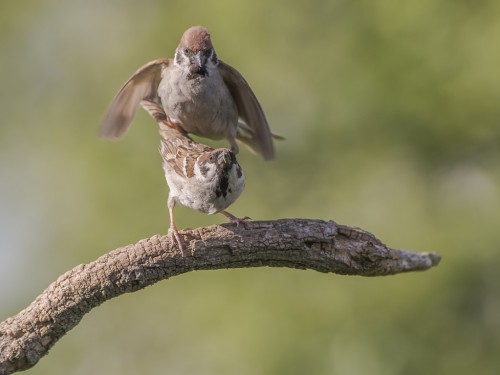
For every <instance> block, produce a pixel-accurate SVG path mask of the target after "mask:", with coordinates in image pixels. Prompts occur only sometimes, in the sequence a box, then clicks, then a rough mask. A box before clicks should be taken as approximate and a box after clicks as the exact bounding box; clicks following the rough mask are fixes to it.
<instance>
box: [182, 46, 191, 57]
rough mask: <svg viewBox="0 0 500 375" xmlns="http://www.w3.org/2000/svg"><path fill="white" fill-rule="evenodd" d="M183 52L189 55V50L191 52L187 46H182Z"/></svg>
mask: <svg viewBox="0 0 500 375" xmlns="http://www.w3.org/2000/svg"><path fill="white" fill-rule="evenodd" d="M183 52H184V54H185V55H189V54H190V52H191V50H190V49H189V48H187V47H184V49H183Z"/></svg>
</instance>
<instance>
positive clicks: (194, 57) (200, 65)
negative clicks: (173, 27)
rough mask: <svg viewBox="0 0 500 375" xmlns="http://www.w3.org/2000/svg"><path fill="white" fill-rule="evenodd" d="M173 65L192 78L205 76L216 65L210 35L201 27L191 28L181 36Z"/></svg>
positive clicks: (215, 56)
mask: <svg viewBox="0 0 500 375" xmlns="http://www.w3.org/2000/svg"><path fill="white" fill-rule="evenodd" d="M174 64H175V65H177V66H179V67H181V68H182V69H184V70H187V72H188V74H189V75H191V76H193V78H195V77H197V76H207V75H208V74H209V71H210V69H211V68H213V67H216V66H217V64H218V60H217V55H216V54H215V50H214V47H213V45H212V41H211V39H210V33H209V32H208V30H207V29H206V28H205V27H203V26H193V27H190V28H189V29H187V30H186V31H185V32H184V34H183V35H182V38H181V41H180V43H179V45H178V46H177V49H176V51H175V59H174Z"/></svg>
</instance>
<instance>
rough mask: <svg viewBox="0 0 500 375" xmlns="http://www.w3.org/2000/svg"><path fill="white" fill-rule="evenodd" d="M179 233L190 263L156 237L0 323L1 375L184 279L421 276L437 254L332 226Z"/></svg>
mask: <svg viewBox="0 0 500 375" xmlns="http://www.w3.org/2000/svg"><path fill="white" fill-rule="evenodd" d="M180 233H181V237H182V238H183V240H184V243H185V244H186V245H187V244H189V249H188V250H191V252H192V256H187V257H183V256H182V255H181V254H180V252H179V251H178V250H177V249H176V248H175V247H174V248H172V243H171V242H170V237H168V236H159V235H156V236H153V237H151V238H148V239H145V240H141V241H139V242H138V243H136V244H135V245H128V246H125V247H122V248H119V249H116V250H113V251H111V252H109V253H108V254H105V255H103V256H101V257H100V258H98V259H97V260H95V261H94V262H92V263H89V264H82V265H79V266H77V267H75V268H73V269H72V270H71V271H68V272H66V273H65V274H63V275H62V276H60V277H59V278H58V279H57V280H56V281H55V282H53V283H52V284H51V285H49V287H48V288H47V289H46V290H45V291H44V292H43V293H42V294H40V295H39V296H38V297H37V298H36V299H35V300H34V301H33V302H32V303H31V304H30V305H29V306H28V307H27V308H26V309H24V310H23V311H21V312H20V313H19V314H17V315H15V316H13V317H10V318H8V319H6V320H5V321H4V322H2V323H0V374H2V375H4V374H11V373H12V372H15V371H20V370H26V369H28V368H30V367H32V366H34V365H35V364H36V363H37V362H38V360H39V359H40V358H41V357H42V356H44V355H45V354H47V352H48V350H49V349H50V348H51V347H52V345H54V344H55V343H56V342H57V340H59V339H60V338H61V337H62V336H63V335H64V334H66V333H67V332H68V331H69V330H70V329H72V328H73V327H75V326H76V325H77V324H78V323H79V322H80V320H81V319H82V317H83V316H84V315H85V314H86V313H88V312H89V311H90V310H92V309H93V308H94V307H96V306H99V305H100V304H101V303H103V302H105V301H107V300H109V299H111V298H113V297H116V296H119V295H121V294H123V293H129V292H134V291H136V290H139V289H142V288H144V287H146V286H148V285H152V284H154V283H156V282H158V281H161V280H165V279H168V278H169V277H172V276H176V275H179V274H182V273H185V272H189V271H193V270H208V269H212V270H213V269H221V268H245V267H262V266H270V267H289V268H298V269H312V270H316V271H319V272H333V273H338V274H344V275H361V276H380V275H392V274H396V273H401V272H408V271H418V270H426V269H428V268H430V267H433V266H435V265H437V264H438V263H439V261H440V257H439V255H437V254H435V253H415V252H412V251H407V250H395V249H390V248H388V247H387V246H385V245H384V244H383V243H382V242H380V241H379V240H378V239H377V238H375V236H373V235H372V234H370V233H368V232H366V231H364V230H362V229H359V228H355V227H349V226H345V225H339V224H336V223H334V222H333V221H329V222H325V221H321V220H306V219H283V220H277V221H250V222H246V223H244V224H241V225H240V226H236V225H234V224H224V225H214V226H211V227H206V228H198V229H193V230H187V231H181V232H180ZM186 247H188V246H186Z"/></svg>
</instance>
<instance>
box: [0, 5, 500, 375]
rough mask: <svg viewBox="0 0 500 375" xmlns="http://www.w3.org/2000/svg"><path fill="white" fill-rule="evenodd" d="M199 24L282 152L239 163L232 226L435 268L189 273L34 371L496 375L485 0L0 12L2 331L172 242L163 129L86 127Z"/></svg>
mask: <svg viewBox="0 0 500 375" xmlns="http://www.w3.org/2000/svg"><path fill="white" fill-rule="evenodd" d="M196 24H201V25H204V26H207V27H208V28H209V29H210V31H211V33H212V37H213V42H214V45H215V47H216V49H217V52H218V56H219V57H220V58H221V59H222V60H224V61H225V62H228V63H230V64H231V65H233V66H235V67H237V68H238V69H239V70H240V72H242V73H243V74H244V75H245V77H246V78H247V80H248V81H249V82H250V83H251V86H252V88H253V89H254V91H255V93H256V94H257V96H258V97H259V99H260V101H261V103H262V105H263V107H264V109H265V111H266V113H267V116H268V120H269V122H270V124H271V126H272V128H273V130H274V131H276V132H277V133H279V134H282V135H284V136H286V138H287V140H286V142H280V143H279V144H277V160H276V161H275V162H271V163H265V162H263V161H262V160H260V159H259V158H258V157H255V156H254V155H252V154H250V153H249V152H248V151H247V150H242V152H241V153H240V155H239V161H240V163H241V164H242V166H243V168H244V170H245V173H246V176H247V187H246V191H245V192H244V194H243V195H242V196H241V198H240V199H239V200H238V201H237V202H236V203H235V204H234V205H233V206H232V207H231V210H230V211H231V212H232V213H233V214H235V215H241V216H245V215H248V216H250V217H252V218H254V219H275V218H285V217H304V218H320V219H325V220H328V219H333V220H335V221H337V222H339V223H343V224H350V225H356V226H360V227H362V228H364V229H367V230H369V231H371V232H373V233H375V234H376V235H377V236H378V237H379V238H380V239H381V240H382V241H384V242H385V243H387V244H388V245H389V246H392V247H396V248H408V249H413V250H417V251H437V252H439V253H440V254H441V255H442V257H443V260H442V262H441V264H440V265H439V267H437V268H435V269H432V270H430V271H427V272H424V273H412V274H406V275H398V276H393V277H380V278H361V277H347V276H337V275H325V274H320V273H316V272H313V271H296V270H289V269H270V268H261V269H247V270H223V271H212V272H209V271H206V272H192V273H189V274H185V275H182V276H179V277H175V278H173V279H171V280H168V281H165V282H162V283H159V284H157V285H155V286H153V287H150V288H147V289H145V290H143V291H140V292H138V293H134V294H131V295H125V296H122V297H120V298H117V299H114V300H112V301H109V302H107V303H105V304H104V305H102V306H101V307H99V308H97V309H95V310H94V311H92V312H91V313H90V314H89V315H88V316H86V317H85V318H84V319H83V320H82V322H81V323H80V324H79V325H78V326H77V327H76V328H75V329H73V330H72V331H71V332H70V333H69V334H68V335H66V336H65V337H64V338H63V339H62V340H60V341H59V342H58V343H57V344H56V345H55V347H54V348H53V349H52V350H51V351H50V354H49V355H48V356H47V357H44V358H43V359H42V360H41V361H40V363H39V364H38V365H37V366H35V367H34V368H33V369H32V370H29V371H28V373H29V374H88V373H99V374H207V375H208V374H242V375H246V374H252V375H253V374H287V375H294V374H305V373H309V374H403V373H404V374H470V373H474V374H497V373H499V371H500V370H499V369H500V356H499V353H500V350H499V347H500V277H499V267H500V225H499V219H500V214H499V210H500V184H499V183H500V169H499V166H498V164H499V160H500V152H499V143H500V126H499V125H500V121H499V120H500V48H499V46H500V2H499V1H496V0H482V1H465V0H440V1H436V0H422V1H418V2H417V1H402V2H395V1H389V0H382V1H377V0H365V1H352V0H331V1H319V0H312V1H285V0H281V1H269V0H254V1H251V2H250V1H249V2H246V3H243V2H235V1H228V0H226V1H222V0H221V1H204V2H201V1H200V2H195V1H190V0H178V1H168V2H167V1H163V2H162V1H153V0H148V1H132V0H128V1H107V2H104V1H97V0H90V1H89V0H87V1H83V0H70V1H55V0H46V1H43V2H40V1H34V0H29V1H28V0H25V1H13V0H4V1H2V2H1V4H0V82H1V88H0V124H1V125H0V243H1V245H0V246H1V249H0V250H1V251H0V320H3V319H5V318H7V317H8V316H11V315H13V314H16V313H17V312H18V311H20V310H21V309H23V308H24V307H26V306H27V304H28V303H30V302H31V301H32V300H33V299H34V298H35V296H37V295H38V294H39V293H40V292H41V291H42V290H44V289H45V288H46V286H47V285H48V284H49V283H51V282H52V281H54V280H55V279H56V277H57V276H59V275H60V274H62V273H63V272H65V271H66V270H68V269H71V268H72V267H74V266H76V265H77V264H80V263H85V262H90V261H92V260H94V259H95V258H97V257H98V256H100V255H101V254H103V253H106V252H108V251H110V250H112V249H114V248H116V247H118V246H121V245H126V244H129V243H134V242H136V241H137V240H139V239H141V238H146V237H149V236H151V235H153V234H157V233H166V231H167V227H168V213H167V209H166V197H167V194H168V189H167V186H166V184H165V182H164V177H163V172H162V169H161V162H160V157H159V155H158V152H157V145H158V134H157V130H156V126H155V124H154V122H153V121H152V120H151V119H150V118H149V117H148V116H147V115H146V114H145V113H144V112H143V111H141V112H140V113H139V114H138V116H137V117H136V119H135V121H134V124H133V126H132V128H131V130H130V131H129V132H128V134H127V136H126V137H125V138H124V139H123V140H122V141H120V142H108V141H103V140H100V139H98V138H97V136H96V134H97V129H98V126H99V123H100V119H101V117H102V115H103V113H104V111H105V110H106V108H107V106H108V104H109V103H110V101H111V99H112V98H113V96H114V94H115V93H116V91H117V90H118V88H119V87H120V86H121V85H122V83H123V82H124V81H125V80H126V79H127V78H128V77H129V76H130V75H131V74H132V73H133V72H134V71H135V70H136V69H137V68H138V67H139V66H141V65H142V64H143V63H145V62H147V61H149V60H152V59H154V58H157V57H164V56H172V55H173V52H174V49H175V47H176V45H177V43H178V40H179V38H180V36H181V35H182V32H183V31H184V30H185V29H186V28H187V27H189V26H191V25H196ZM220 144H224V143H220ZM176 214H177V220H178V225H179V227H180V228H186V227H197V226H204V225H210V224H214V223H220V222H223V221H224V218H223V217H222V216H220V215H216V216H205V215H203V214H200V213H197V212H193V211H190V210H189V209H186V208H183V207H179V208H177V210H176Z"/></svg>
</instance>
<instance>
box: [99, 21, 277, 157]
mask: <svg viewBox="0 0 500 375" xmlns="http://www.w3.org/2000/svg"><path fill="white" fill-rule="evenodd" d="M143 99H147V100H150V101H154V102H157V103H159V104H161V106H162V107H163V110H164V111H165V113H166V116H167V117H168V120H169V124H171V126H174V127H175V128H177V129H178V130H179V131H181V132H183V133H185V134H187V133H191V134H195V135H198V136H202V137H206V138H210V139H222V138H226V139H227V140H228V141H229V144H230V146H231V150H232V151H233V152H234V153H235V154H237V153H238V151H239V149H238V144H237V142H236V140H239V141H240V142H242V143H244V144H245V145H247V146H248V147H249V148H250V149H252V150H253V151H255V152H256V153H258V154H260V155H261V156H262V157H263V158H264V159H265V160H271V159H273V158H274V145H273V138H277V139H279V138H281V137H279V136H276V135H274V134H272V133H271V131H270V129H269V125H268V123H267V120H266V116H265V115H264V111H263V110H262V107H261V105H260V104H259V101H258V100H257V98H256V97H255V94H254V93H253V91H252V89H251V88H250V86H249V85H248V83H247V81H246V80H245V79H244V78H243V76H242V75H241V74H240V73H239V72H238V71H237V70H236V69H234V68H233V67H231V66H230V65H228V64H226V63H224V62H222V61H221V60H219V59H218V58H217V55H216V53H215V49H214V47H213V45H212V41H211V39H210V33H209V32H208V30H207V29H206V28H204V27H201V26H193V27H191V28H189V29H188V30H186V31H185V32H184V34H183V36H182V38H181V41H180V43H179V45H178V47H177V49H176V51H175V56H174V58H173V59H172V58H160V59H157V60H154V61H151V62H149V63H147V64H145V65H144V66H142V67H141V68H140V69H139V70H138V71H137V72H136V73H135V74H134V75H132V77H130V78H129V80H128V81H127V82H125V84H124V85H123V87H122V88H121V89H120V91H119V92H118V94H117V95H116V97H115V98H114V100H113V102H112V103H111V105H110V107H109V109H108V111H107V113H106V115H105V117H104V120H103V123H102V127H101V135H102V136H104V137H106V138H119V137H121V136H123V134H124V133H125V132H126V130H127V129H128V127H129V126H130V123H131V122H132V119H133V118H134V115H135V113H136V111H137V108H138V107H139V105H140V103H141V101H142V100H143Z"/></svg>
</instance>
